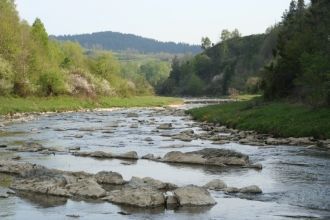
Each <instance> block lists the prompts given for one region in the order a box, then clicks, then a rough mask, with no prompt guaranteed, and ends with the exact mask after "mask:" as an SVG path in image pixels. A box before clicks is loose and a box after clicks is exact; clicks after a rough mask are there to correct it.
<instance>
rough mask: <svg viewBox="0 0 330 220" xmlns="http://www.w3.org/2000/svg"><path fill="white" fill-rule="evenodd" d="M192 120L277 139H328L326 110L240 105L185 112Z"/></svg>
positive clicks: (329, 126) (329, 119) (329, 123)
mask: <svg viewBox="0 0 330 220" xmlns="http://www.w3.org/2000/svg"><path fill="white" fill-rule="evenodd" d="M188 113H190V114H191V115H192V116H193V117H194V118H195V119H197V120H199V121H208V122H214V123H220V124H222V125H227V126H229V127H232V128H237V129H241V130H255V131H257V132H260V133H269V134H274V135H275V136H280V137H307V136H308V137H309V136H314V137H317V138H330V110H329V108H319V109H311V108H310V107H307V106H301V105H293V104H288V103H283V102H273V103H261V102H257V101H244V102H237V103H228V104H223V105H214V106H208V107H203V108H197V109H192V110H189V111H188Z"/></svg>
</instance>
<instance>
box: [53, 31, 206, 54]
mask: <svg viewBox="0 0 330 220" xmlns="http://www.w3.org/2000/svg"><path fill="white" fill-rule="evenodd" d="M52 37H53V38H55V39H58V40H61V41H68V40H69V41H77V42H79V43H80V44H81V45H83V46H84V47H85V48H89V49H93V48H99V49H103V50H112V51H126V50H131V51H136V52H139V53H161V52H164V53H171V54H180V53H191V54H196V53H199V52H201V49H200V46H198V45H189V44H186V43H174V42H161V41H157V40H154V39H150V38H144V37H140V36H136V35H133V34H123V33H119V32H112V31H105V32H96V33H92V34H79V35H64V36H52Z"/></svg>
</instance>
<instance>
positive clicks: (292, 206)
mask: <svg viewBox="0 0 330 220" xmlns="http://www.w3.org/2000/svg"><path fill="white" fill-rule="evenodd" d="M131 111H134V112H136V113H137V114H138V115H139V117H138V118H129V117H126V116H127V113H129V112H131ZM161 123H172V124H173V127H174V129H173V130H168V131H157V129H156V128H157V126H158V125H159V124H161ZM132 124H134V125H135V124H138V129H136V128H132V127H134V126H131V125H132ZM193 124H194V123H193V121H191V120H189V118H188V117H186V116H175V115H171V112H168V111H166V110H165V111H163V110H160V109H132V110H125V109H123V110H116V111H111V112H89V113H63V114H52V115H49V116H42V117H40V118H39V119H38V120H34V121H29V122H27V123H19V124H12V125H10V126H7V127H6V128H5V129H6V132H5V133H6V135H0V143H1V144H6V145H8V146H9V147H11V146H16V145H20V144H21V143H24V142H28V141H29V142H31V141H32V142H38V143H41V144H43V145H44V146H46V147H57V148H59V149H62V150H68V149H69V148H73V147H80V149H81V150H82V151H96V150H102V151H106V152H114V153H123V152H127V151H131V150H134V151H136V152H137V153H138V155H139V156H143V155H145V154H148V153H153V154H155V155H159V156H163V155H164V154H166V153H167V152H169V151H173V150H179V151H193V150H198V149H201V148H205V147H214V148H226V149H232V150H237V151H240V152H242V153H245V154H248V155H249V156H250V158H251V160H252V161H253V162H259V163H261V164H262V165H263V167H264V169H263V170H261V171H257V170H253V169H240V168H220V167H208V166H191V165H180V164H165V163H158V162H153V161H148V160H138V161H125V160H118V159H106V160H99V159H93V158H83V157H74V156H72V155H70V154H68V153H58V154H55V155H41V154H35V153H13V152H7V151H5V150H4V149H1V151H0V159H1V158H12V157H14V156H17V155H20V156H21V157H22V161H28V162H32V163H37V164H41V165H44V166H46V167H49V168H57V169H62V170H69V171H86V172H90V173H96V172H99V171H102V170H106V171H115V172H119V173H121V174H122V175H123V177H124V179H125V180H129V179H130V178H131V177H132V176H138V177H147V176H148V177H153V178H155V179H159V180H162V181H167V182H172V183H175V184H177V185H179V186H182V185H187V184H195V185H204V184H205V183H207V182H208V181H210V180H212V179H216V178H218V179H222V180H224V181H225V182H226V183H227V185H229V186H234V187H243V186H247V185H254V184H255V185H258V186H260V188H261V189H262V190H263V192H264V193H263V194H262V195H258V196H253V195H240V194H238V195H226V194H224V193H222V192H214V191H211V194H212V196H213V197H214V198H215V199H216V201H217V205H215V206H213V207H198V208H197V207H192V208H191V207H190V208H179V209H174V210H165V209H163V208H157V209H147V210H145V209H137V208H132V207H127V206H117V205H114V204H111V203H107V202H100V201H96V202H95V201H74V200H72V199H69V200H67V199H63V198H59V197H49V196H44V195H37V194H27V193H24V194H23V193H19V196H11V197H10V198H8V199H0V219H45V218H47V220H50V219H66V218H67V219H71V218H70V217H68V216H67V215H79V216H80V219H189V220H191V219H292V218H296V219H313V218H318V219H328V218H330V184H329V183H330V172H329V170H330V154H329V152H325V151H322V150H320V149H308V148H303V147H299V146H297V147H292V146H291V147H288V146H278V147H267V148H262V147H261V148H260V147H255V146H245V145H244V146H243V145H240V144H236V143H229V144H225V145H213V144H211V142H209V141H205V140H195V141H192V142H190V143H187V142H181V141H178V140H174V141H173V140H171V139H170V138H169V137H168V134H175V133H178V132H180V131H183V130H186V129H193V130H194V131H195V132H197V133H199V132H202V131H201V130H200V128H198V127H194V126H193ZM22 131H24V132H22ZM3 134H4V132H3ZM147 137H150V138H151V139H152V141H146V138H147ZM119 212H122V214H123V213H126V214H128V215H122V214H120V213H119Z"/></svg>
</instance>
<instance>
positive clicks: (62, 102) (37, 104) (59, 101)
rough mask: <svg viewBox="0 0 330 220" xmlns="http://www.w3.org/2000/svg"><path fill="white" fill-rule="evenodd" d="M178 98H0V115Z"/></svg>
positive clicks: (157, 102) (161, 103)
mask: <svg viewBox="0 0 330 220" xmlns="http://www.w3.org/2000/svg"><path fill="white" fill-rule="evenodd" d="M181 102H182V101H181V100H180V99H177V98H171V97H159V96H136V97H130V98H119V97H100V98H97V99H86V98H77V97H70V96H59V97H49V98H40V97H28V98H13V97H0V115H4V114H10V113H16V112H47V111H69V110H82V109H93V108H112V107H157V106H166V105H169V104H178V103H181Z"/></svg>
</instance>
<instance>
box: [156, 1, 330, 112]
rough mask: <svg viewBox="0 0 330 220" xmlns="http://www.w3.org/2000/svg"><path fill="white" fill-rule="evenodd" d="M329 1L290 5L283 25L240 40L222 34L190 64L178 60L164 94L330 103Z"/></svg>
mask: <svg viewBox="0 0 330 220" xmlns="http://www.w3.org/2000/svg"><path fill="white" fill-rule="evenodd" d="M329 11H330V2H329V1H327V0H313V1H311V3H310V4H308V5H305V2H304V1H303V0H298V1H292V2H291V4H290V8H289V10H287V11H285V12H284V14H283V19H282V21H281V22H280V23H278V24H275V25H274V26H271V27H270V28H268V29H267V30H266V32H265V33H264V34H260V35H252V36H246V37H241V35H240V34H239V32H238V31H237V30H234V31H232V32H230V31H228V30H224V31H223V32H222V34H221V42H220V43H218V44H216V45H214V46H211V42H210V40H209V39H208V38H207V37H206V38H203V39H202V47H203V49H204V51H203V52H202V53H201V54H198V55H196V56H195V57H193V58H189V59H174V60H173V62H172V71H171V73H170V77H169V79H168V80H167V81H166V82H165V83H164V84H163V85H162V87H161V88H160V90H159V91H160V93H161V94H168V95H178V96H180V95H186V96H202V95H204V96H221V95H230V94H235V93H261V94H264V97H265V98H266V99H267V100H276V99H289V100H294V101H298V102H302V103H306V104H309V105H313V106H324V105H329V104H330V62H329V60H330V43H329V42H330V39H329V36H330V35H329V30H330V13H329Z"/></svg>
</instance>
